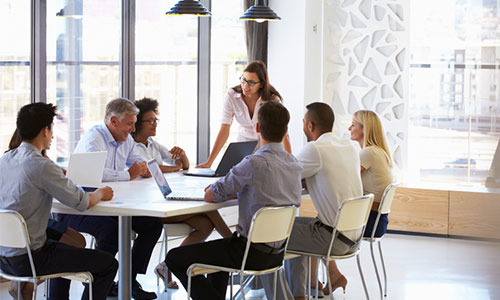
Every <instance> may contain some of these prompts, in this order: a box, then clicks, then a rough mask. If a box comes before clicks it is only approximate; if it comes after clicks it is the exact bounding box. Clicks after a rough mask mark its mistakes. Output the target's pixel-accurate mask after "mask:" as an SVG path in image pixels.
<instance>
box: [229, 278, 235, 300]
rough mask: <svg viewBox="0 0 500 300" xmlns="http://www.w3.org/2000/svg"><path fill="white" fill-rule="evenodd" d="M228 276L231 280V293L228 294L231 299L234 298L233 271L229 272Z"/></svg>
mask: <svg viewBox="0 0 500 300" xmlns="http://www.w3.org/2000/svg"><path fill="white" fill-rule="evenodd" d="M229 278H230V280H231V286H230V287H229V293H231V294H230V295H231V296H230V299H231V300H233V299H234V297H233V285H234V273H233V272H231V274H230V277H229Z"/></svg>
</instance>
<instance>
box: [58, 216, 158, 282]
mask: <svg viewBox="0 0 500 300" xmlns="http://www.w3.org/2000/svg"><path fill="white" fill-rule="evenodd" d="M56 218H57V220H58V221H59V222H61V223H64V224H66V225H67V226H68V227H71V228H73V229H75V230H77V231H80V232H85V233H88V234H90V235H93V236H94V237H95V239H96V243H97V245H96V249H98V250H103V251H106V252H108V253H109V254H111V255H113V256H114V255H116V253H117V252H118V218H117V217H105V216H83V215H66V214H58V215H57V216H56ZM132 229H133V230H134V231H135V232H136V233H137V238H136V239H135V241H134V246H133V248H132V280H135V278H136V276H137V274H138V273H140V274H146V270H147V267H148V264H149V260H150V258H151V254H152V253H153V249H154V247H155V245H156V242H158V239H159V238H160V235H161V231H162V229H163V223H162V222H161V219H160V218H153V217H132Z"/></svg>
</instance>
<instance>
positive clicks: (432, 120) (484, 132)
mask: <svg viewBox="0 0 500 300" xmlns="http://www.w3.org/2000/svg"><path fill="white" fill-rule="evenodd" d="M410 3H411V8H410V12H411V13H412V18H411V30H412V31H411V34H410V39H411V41H410V47H411V51H410V52H411V53H410V63H411V69H410V85H411V86H410V91H411V99H410V107H409V112H410V123H409V160H408V163H409V169H410V171H411V174H412V175H414V177H415V178H417V179H420V180H435V181H450V182H470V183H474V182H481V183H482V182H484V180H485V178H486V177H487V176H488V172H489V168H490V166H491V162H492V159H493V155H494V153H495V149H496V147H497V143H498V139H499V137H500V100H499V94H498V92H497V89H496V86H497V84H498V82H499V78H500V76H499V75H500V74H499V64H500V32H499V31H498V28H499V25H500V18H499V17H500V16H499V15H498V11H499V10H498V9H499V8H500V1H495V0H492V1H472V0H445V1H430V0H423V1H411V2H410ZM415 178H413V179H415Z"/></svg>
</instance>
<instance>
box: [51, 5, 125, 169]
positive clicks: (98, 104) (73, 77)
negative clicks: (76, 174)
mask: <svg viewBox="0 0 500 300" xmlns="http://www.w3.org/2000/svg"><path fill="white" fill-rule="evenodd" d="M68 3H69V4H70V5H74V10H75V15H74V16H73V17H58V16H56V13H57V12H59V11H60V10H61V8H63V7H65V5H67V4H68ZM120 3H121V1H119V0H85V1H83V0H71V1H69V0H68V1H47V102H49V103H54V104H56V105H57V107H58V111H59V113H60V116H59V118H58V119H57V121H56V126H55V136H54V142H53V143H52V148H51V151H50V152H49V155H50V156H51V158H52V159H56V158H57V160H58V161H62V160H65V159H66V158H67V157H68V155H69V153H71V152H72V151H73V149H74V148H75V146H76V144H77V142H78V141H79V140H80V137H81V136H82V135H83V134H84V133H85V131H86V130H87V129H89V128H90V127H92V126H93V125H95V124H98V123H100V122H103V120H104V113H105V106H106V103H107V102H108V101H110V100H111V99H114V98H116V97H118V96H119V87H120V76H119V69H120V66H119V61H120V43H121V17H120V15H121V7H120ZM54 146H55V147H54Z"/></svg>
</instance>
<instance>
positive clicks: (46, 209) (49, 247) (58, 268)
mask: <svg viewBox="0 0 500 300" xmlns="http://www.w3.org/2000/svg"><path fill="white" fill-rule="evenodd" d="M55 115H56V107H55V106H53V105H52V104H45V103H33V104H28V105H25V106H23V107H22V108H21V110H20V111H19V113H18V115H17V130H18V132H19V134H20V136H21V138H22V143H21V145H19V147H17V148H16V149H12V150H10V151H8V152H7V153H5V154H4V155H3V156H2V157H1V158H0V168H1V170H8V172H6V171H4V172H1V173H0V182H1V185H0V208H2V209H8V210H15V211H17V212H19V213H20V214H21V215H22V216H23V218H24V220H25V221H26V224H27V228H28V234H29V238H30V244H31V245H30V246H31V251H32V255H33V262H34V264H35V269H36V271H37V275H45V274H52V273H64V272H91V273H92V275H93V277H94V282H93V285H92V289H93V298H94V299H101V300H104V299H106V296H107V295H108V292H109V289H110V287H111V285H112V283H113V278H114V277H115V274H116V270H117V269H118V262H117V261H116V260H115V259H114V257H113V256H111V255H110V254H108V253H105V252H103V251H99V250H91V249H84V248H76V247H74V246H70V245H68V244H63V243H60V242H57V241H54V240H48V239H47V237H46V233H45V230H46V228H47V223H48V220H49V216H50V210H51V207H52V198H53V197H55V198H57V199H58V200H59V201H60V202H61V203H63V204H65V205H67V206H69V207H71V208H74V209H76V210H79V211H85V210H86V209H89V208H90V207H92V206H94V205H96V204H97V203H99V201H101V200H110V199H111V198H112V197H113V190H112V189H111V188H110V187H102V188H99V189H97V190H96V191H95V192H92V193H86V192H84V191H82V190H80V189H79V188H77V187H76V186H75V185H74V184H73V182H72V181H71V180H69V179H68V178H66V176H65V175H64V174H63V172H62V170H61V168H59V167H58V166H57V165H56V164H55V163H53V162H52V161H51V160H50V159H47V158H45V157H44V156H43V155H42V153H41V152H42V150H48V149H49V148H50V144H51V141H52V134H53V125H54V124H53V119H54V116H55ZM3 230H6V228H3ZM75 258H77V259H75ZM0 268H1V269H2V270H3V271H4V272H5V273H8V274H12V275H18V276H31V274H32V273H31V267H30V262H29V258H28V254H27V252H26V249H24V248H7V247H0ZM50 285H51V288H50V294H49V299H68V297H69V281H68V280H66V279H61V278H59V279H52V280H51V282H50ZM29 297H30V298H31V295H30V296H29ZM88 297H89V288H88V286H86V287H85V291H84V294H83V297H82V299H88Z"/></svg>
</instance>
